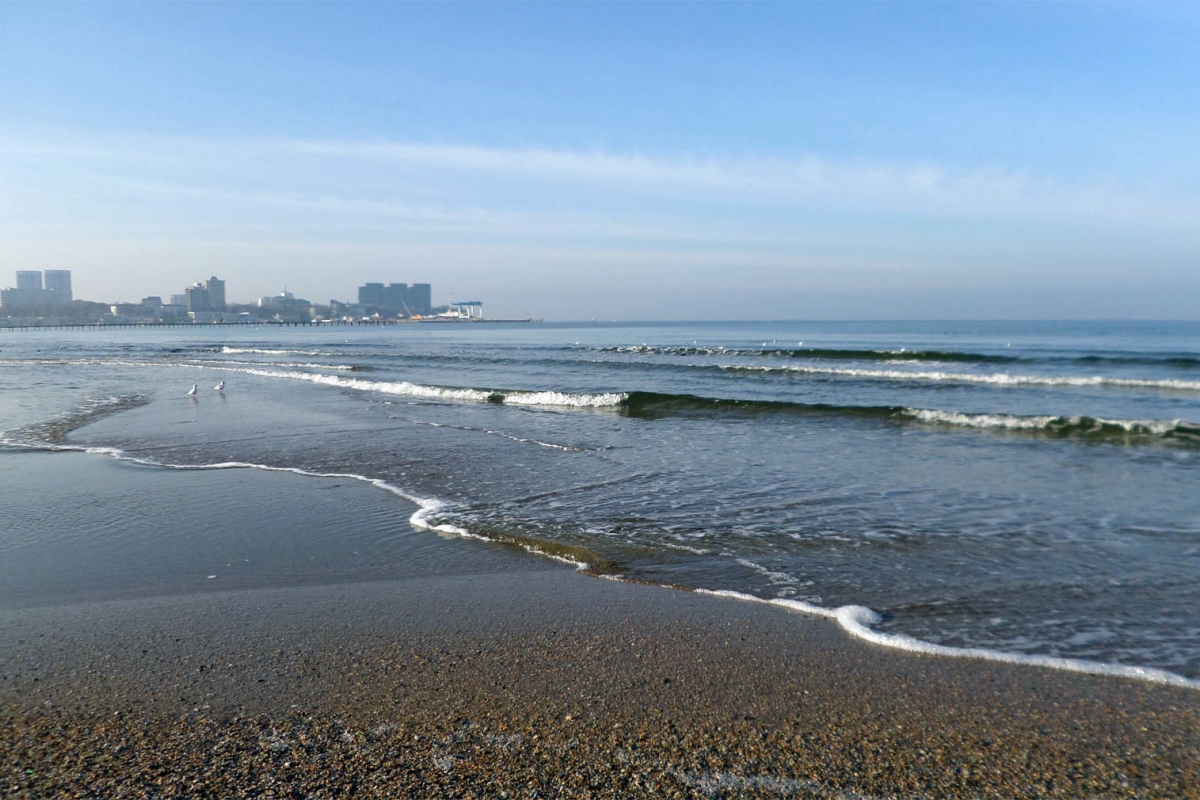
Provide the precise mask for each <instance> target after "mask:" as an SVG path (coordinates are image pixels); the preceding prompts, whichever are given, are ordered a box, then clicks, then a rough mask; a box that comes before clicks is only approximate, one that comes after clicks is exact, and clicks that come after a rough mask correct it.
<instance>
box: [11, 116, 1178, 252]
mask: <svg viewBox="0 0 1200 800" xmlns="http://www.w3.org/2000/svg"><path fill="white" fill-rule="evenodd" d="M0 159H3V160H4V161H8V162H10V163H14V162H20V161H22V160H41V161H52V162H55V163H57V164H59V165H63V166H83V167H90V168H93V169H96V170H99V171H102V172H107V173H109V174H112V175H115V176H122V177H125V178H128V179H131V180H133V179H141V180H142V181H143V183H145V184H146V185H148V186H149V185H151V184H156V185H158V186H159V187H162V186H164V185H166V184H168V183H170V182H171V181H173V180H174V181H176V182H178V184H179V187H180V191H186V190H187V188H188V186H189V185H192V186H194V185H195V182H196V180H197V179H198V178H199V177H202V176H211V177H213V178H216V179H219V180H220V181H221V182H222V187H223V188H227V189H232V190H236V191H238V192H240V193H241V195H242V197H243V199H244V200H249V199H250V198H251V197H252V196H254V194H255V193H257V195H258V196H259V197H260V198H261V199H262V202H263V203H266V204H272V203H274V204H278V203H279V202H280V198H281V197H285V196H290V197H292V198H296V197H299V196H302V195H308V196H309V197H310V198H318V197H319V198H323V199H322V200H320V202H323V203H329V204H330V205H331V206H332V205H334V204H335V201H334V198H337V201H336V204H337V205H338V207H339V208H340V209H341V210H346V211H348V210H351V209H352V208H353V207H355V204H357V208H358V209H359V210H360V211H362V212H363V213H368V214H373V213H392V211H393V210H395V209H396V208H398V207H399V206H403V205H406V204H408V205H411V203H410V202H409V201H408V199H407V198H408V197H409V196H410V195H412V194H415V193H423V194H424V195H426V196H433V197H435V198H438V199H440V200H442V202H443V204H444V205H454V206H457V207H459V209H460V210H458V211H454V212H447V211H442V212H438V214H432V216H434V217H437V216H439V215H441V216H445V215H446V214H450V213H452V214H453V215H457V216H459V217H466V218H469V219H468V220H467V221H468V222H471V221H474V222H477V221H478V219H479V218H480V217H481V216H484V215H485V214H486V215H490V217H491V218H492V219H494V220H501V219H503V218H504V217H505V216H506V215H511V214H512V213H513V212H514V209H513V208H512V205H513V204H514V202H520V203H523V204H526V205H537V204H538V203H539V202H542V203H544V204H545V205H549V206H551V207H552V208H553V210H554V212H555V213H556V214H562V213H564V212H566V213H568V214H569V213H574V214H576V215H577V216H586V215H587V214H586V211H587V209H588V208H589V207H590V206H592V205H596V204H597V203H596V198H597V197H598V196H603V195H604V193H610V195H609V197H610V199H611V198H612V196H613V195H620V196H625V197H628V198H629V199H631V200H635V201H637V202H638V203H649V202H652V201H654V200H659V201H661V202H663V203H669V204H672V205H678V206H686V207H687V208H688V209H689V211H688V213H693V214H694V213H697V209H700V210H702V209H703V207H706V206H707V207H720V208H722V209H725V210H726V211H727V210H728V209H729V208H731V207H735V208H742V209H745V210H746V212H747V213H749V212H751V211H752V210H754V209H762V208H766V209H776V210H779V211H787V210H796V211H808V210H819V211H828V212H836V213H841V214H861V215H870V216H871V217H874V218H881V217H882V218H887V217H894V218H918V219H937V218H943V219H947V220H955V219H963V220H985V221H986V220H991V219H994V220H997V221H1000V222H1030V223H1045V222H1082V223H1089V224H1090V223H1101V224H1105V225H1121V226H1127V227H1134V228H1147V229H1151V230H1164V229H1166V230H1169V229H1179V230H1184V229H1188V228H1195V227H1196V226H1197V225H1198V224H1200V197H1196V196H1171V195H1161V194H1155V193H1153V192H1148V191H1145V190H1139V189H1138V188H1136V187H1135V188H1128V187H1114V186H1110V185H1106V184H1104V183H1095V184H1092V185H1085V184H1064V183H1060V182H1056V181H1055V180H1052V179H1051V178H1049V177H1047V176H1036V175H1032V174H1030V173H1029V172H1027V171H1024V170H1007V171H1006V170H1001V169H995V168H978V169H969V170H956V169H951V168H948V167H945V166H941V165H936V164H913V165H899V164H889V163H878V162H874V163H873V162H865V161H864V162H854V163H851V162H842V161H835V160H830V159H822V158H819V157H816V156H804V157H800V158H794V159H780V158H756V157H745V158H735V157H724V158H717V157H695V156H686V155H683V156H679V155H670V156H660V155H655V156H647V155H643V154H636V153H635V154H613V153H606V152H601V151H571V150H555V149H547V148H536V147H528V148H505V147H484V146H478V145H462V144H428V143H408V142H389V141H318V140H305V139H295V138H283V139H241V140H216V139H203V138H188V137H173V138H172V137H145V136H119V135H112V134H108V135H96V136H88V135H81V134H66V135H63V134H59V135H54V136H43V137H33V138H30V137H29V136H28V135H26V136H22V137H13V136H11V135H10V136H0ZM518 190H519V191H518ZM372 193H373V194H376V195H378V194H383V195H385V196H384V197H383V198H379V197H371V196H367V195H369V194H372ZM545 195H552V196H553V198H554V200H553V202H552V203H549V202H546V201H542V200H539V197H540V196H545ZM518 196H519V197H520V200H519V201H517V200H516V198H517V197H518ZM312 202H313V203H316V202H317V201H316V200H312ZM488 206H490V210H488V211H486V212H485V211H484V208H485V207H488ZM608 213H609V216H612V212H611V211H610V212H608ZM418 216H419V215H418ZM428 221H431V222H436V221H438V220H437V219H430V220H428Z"/></svg>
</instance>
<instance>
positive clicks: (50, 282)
mask: <svg viewBox="0 0 1200 800" xmlns="http://www.w3.org/2000/svg"><path fill="white" fill-rule="evenodd" d="M46 291H49V292H54V300H55V302H58V303H70V302H71V301H72V300H74V299H75V297H74V295H72V294H71V270H69V269H48V270H46Z"/></svg>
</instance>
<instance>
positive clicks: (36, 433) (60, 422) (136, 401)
mask: <svg viewBox="0 0 1200 800" xmlns="http://www.w3.org/2000/svg"><path fill="white" fill-rule="evenodd" d="M150 399H151V398H150V395H146V394H125V395H106V396H103V397H96V398H89V399H86V400H84V401H83V402H81V403H80V404H79V405H77V406H76V407H75V408H72V409H70V410H69V411H66V412H64V413H62V414H59V415H58V416H55V417H52V418H50V419H48V420H46V421H44V422H37V423H34V424H32V425H26V426H25V427H22V428H18V429H16V430H13V431H6V432H4V433H3V435H2V436H0V444H8V445H20V444H21V443H22V442H28V441H38V442H48V443H50V444H60V443H62V442H65V441H66V438H67V434H68V433H70V432H71V431H73V430H76V429H78V428H82V427H83V426H84V425H88V424H90V423H92V422H96V421H97V420H100V419H103V418H104V417H107V416H110V415H112V414H116V413H119V412H121V411H126V410H128V409H131V408H137V407H139V406H144V405H146V404H147V403H149V402H150Z"/></svg>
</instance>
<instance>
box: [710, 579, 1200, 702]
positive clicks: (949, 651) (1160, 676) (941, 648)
mask: <svg viewBox="0 0 1200 800" xmlns="http://www.w3.org/2000/svg"><path fill="white" fill-rule="evenodd" d="M696 591H697V593H699V594H705V595H711V596H714V597H728V598H732V599H734V600H742V601H746V602H752V603H763V604H765V605H770V606H779V607H782V608H786V609H789V610H791V611H799V612H800V613H803V614H811V615H813V616H818V617H825V618H826V619H833V620H836V621H837V623H838V624H839V625H840V626H841V627H842V629H843V630H845V631H846V632H847V633H849V634H850V635H851V636H854V637H855V638H857V639H862V640H863V641H866V642H870V643H871V644H876V645H879V646H881V647H889V648H892V649H893V650H903V651H906V652H909V653H924V654H927V655H934V656H944V657H948V658H978V659H982V660H985V661H998V662H1001V663H1005V664H1024V665H1028V666H1035V667H1049V668H1051V669H1058V670H1065V671H1067V672H1082V673H1086V674H1089V675H1109V676H1113V677H1120V678H1135V679H1137V680H1143V681H1149V682H1151V683H1162V684H1167V685H1169V686H1183V687H1186V688H1189V689H1200V680H1192V679H1190V678H1185V677H1184V676H1182V675H1177V674H1175V673H1174V672H1168V671H1167V670H1164V669H1155V668H1154V667H1136V666H1129V665H1125V664H1106V663H1103V662H1100V661H1084V660H1081V659H1074V658H1059V657H1056V656H1038V655H1026V654H1024V653H1006V652H1004V651H1001V650H989V649H987V648H983V647H948V646H946V645H941V644H934V643H932V642H926V641H922V640H921V639H916V638H914V637H912V636H907V635H905V634H902V633H883V632H881V631H877V630H875V628H874V627H873V626H875V625H878V624H879V623H880V622H881V621H882V620H883V618H882V617H881V616H880V615H879V614H878V613H876V612H874V611H872V610H871V609H869V608H867V607H866V606H856V605H848V606H839V607H838V608H826V607H824V606H818V605H813V604H812V603H805V602H803V601H801V600H788V599H784V598H762V597H755V596H754V595H750V594H745V593H743V592H734V591H729V590H726V589H697V590H696Z"/></svg>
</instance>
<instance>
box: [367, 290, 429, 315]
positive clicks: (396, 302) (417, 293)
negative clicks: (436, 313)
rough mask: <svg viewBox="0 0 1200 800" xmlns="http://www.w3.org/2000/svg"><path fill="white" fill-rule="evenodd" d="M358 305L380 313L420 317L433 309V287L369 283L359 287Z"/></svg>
mask: <svg viewBox="0 0 1200 800" xmlns="http://www.w3.org/2000/svg"><path fill="white" fill-rule="evenodd" d="M358 304H359V305H360V306H365V307H367V308H370V309H373V310H375V311H379V312H386V313H391V314H400V313H403V314H406V315H408V316H414V317H415V316H420V315H423V314H428V313H429V312H430V311H431V310H432V309H433V287H432V285H431V284H428V283H414V284H413V285H412V286H409V285H407V284H404V283H390V284H388V285H387V286H384V285H383V284H382V283H367V284H364V285H362V286H360V287H358Z"/></svg>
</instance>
